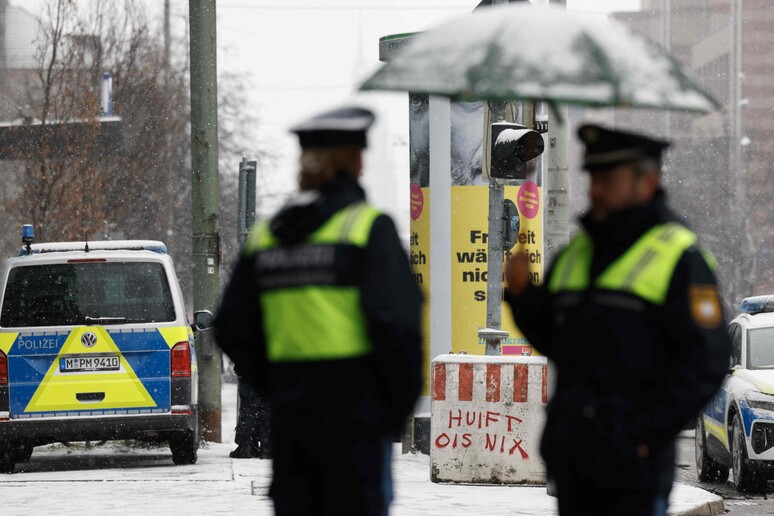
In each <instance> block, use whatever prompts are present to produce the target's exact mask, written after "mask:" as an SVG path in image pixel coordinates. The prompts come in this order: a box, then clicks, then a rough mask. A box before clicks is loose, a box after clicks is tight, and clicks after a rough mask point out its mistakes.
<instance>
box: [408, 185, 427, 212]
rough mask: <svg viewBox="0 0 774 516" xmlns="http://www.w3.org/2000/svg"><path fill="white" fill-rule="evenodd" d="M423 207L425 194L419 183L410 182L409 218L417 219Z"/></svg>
mask: <svg viewBox="0 0 774 516" xmlns="http://www.w3.org/2000/svg"><path fill="white" fill-rule="evenodd" d="M424 207H425V196H424V195H423V194H422V188H420V186H419V183H411V220H417V219H418V218H419V216H420V215H422V209H423V208H424Z"/></svg>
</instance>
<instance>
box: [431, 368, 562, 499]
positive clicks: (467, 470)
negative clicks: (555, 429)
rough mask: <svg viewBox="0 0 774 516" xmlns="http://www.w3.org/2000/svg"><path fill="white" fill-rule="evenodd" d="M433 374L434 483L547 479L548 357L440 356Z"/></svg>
mask: <svg viewBox="0 0 774 516" xmlns="http://www.w3.org/2000/svg"><path fill="white" fill-rule="evenodd" d="M431 379H432V392H431V395H432V396H431V405H430V406H431V440H430V469H431V480H432V481H433V482H457V483H474V484H541V485H544V484H545V483H546V471H545V465H544V463H543V460H542V458H541V457H540V452H539V445H540V436H541V433H542V431H543V425H544V423H545V403H546V401H547V396H548V393H547V390H548V365H547V361H546V358H545V357H523V356H473V355H439V356H437V357H436V358H435V359H433V363H432V369H431Z"/></svg>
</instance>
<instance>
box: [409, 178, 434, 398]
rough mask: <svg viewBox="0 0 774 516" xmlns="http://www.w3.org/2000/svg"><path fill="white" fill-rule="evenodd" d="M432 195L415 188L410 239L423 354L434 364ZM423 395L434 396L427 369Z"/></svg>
mask: <svg viewBox="0 0 774 516" xmlns="http://www.w3.org/2000/svg"><path fill="white" fill-rule="evenodd" d="M429 200H430V192H429V189H428V188H420V187H419V185H418V184H416V183H413V184H412V185H411V199H410V202H411V212H410V213H411V226H410V229H411V235H410V239H409V245H410V252H409V257H410V259H411V269H412V273H413V274H414V280H415V281H416V282H417V285H419V290H420V291H421V292H422V297H423V298H424V303H423V304H422V352H423V356H424V357H425V363H428V364H429V363H430V358H429V357H430V302H429V301H430V206H429ZM423 374H424V378H423V382H422V385H423V387H422V395H423V396H428V395H429V394H430V381H429V376H428V375H429V370H428V368H423Z"/></svg>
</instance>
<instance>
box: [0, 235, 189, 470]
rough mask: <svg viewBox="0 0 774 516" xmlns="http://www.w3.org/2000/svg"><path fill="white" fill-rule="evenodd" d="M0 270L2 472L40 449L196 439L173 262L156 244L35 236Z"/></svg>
mask: <svg viewBox="0 0 774 516" xmlns="http://www.w3.org/2000/svg"><path fill="white" fill-rule="evenodd" d="M31 229H32V228H31V226H25V227H24V232H25V237H24V238H23V241H24V242H25V246H23V247H22V248H21V249H20V251H19V256H17V257H15V258H10V259H8V260H6V261H5V265H4V268H3V272H2V276H0V471H2V472H6V473H10V472H12V471H13V470H14V467H15V463H16V462H21V461H24V460H28V459H29V458H30V456H31V455H32V451H33V448H34V447H35V446H39V445H44V444H49V443H53V442H72V441H86V440H89V441H103V440H114V439H148V440H156V441H158V440H165V441H167V442H168V443H169V447H170V449H171V451H172V459H173V461H174V462H175V463H176V464H193V463H195V462H196V459H197V449H198V446H199V424H198V410H197V366H196V354H195V351H194V340H193V332H192V328H191V326H189V324H188V322H187V317H186V310H185V306H184V303H183V296H182V293H181V290H180V287H179V285H178V281H177V277H176V275H175V271H174V267H173V264H172V259H171V258H170V256H169V255H168V254H167V250H166V247H165V245H164V244H163V243H162V242H158V241H138V240H125V241H105V242H66V243H65V242H58V243H47V244H44V243H41V244H34V243H32V240H33V235H32V234H31Z"/></svg>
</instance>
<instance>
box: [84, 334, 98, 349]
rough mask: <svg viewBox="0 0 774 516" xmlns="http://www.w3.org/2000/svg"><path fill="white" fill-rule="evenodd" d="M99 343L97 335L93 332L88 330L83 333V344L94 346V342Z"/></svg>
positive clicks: (88, 346) (89, 346)
mask: <svg viewBox="0 0 774 516" xmlns="http://www.w3.org/2000/svg"><path fill="white" fill-rule="evenodd" d="M96 343H97V336H96V335H94V334H93V333H92V332H90V331H87V332H86V333H84V334H83V335H81V344H83V345H84V346H85V347H87V348H93V347H94V344H96Z"/></svg>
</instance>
